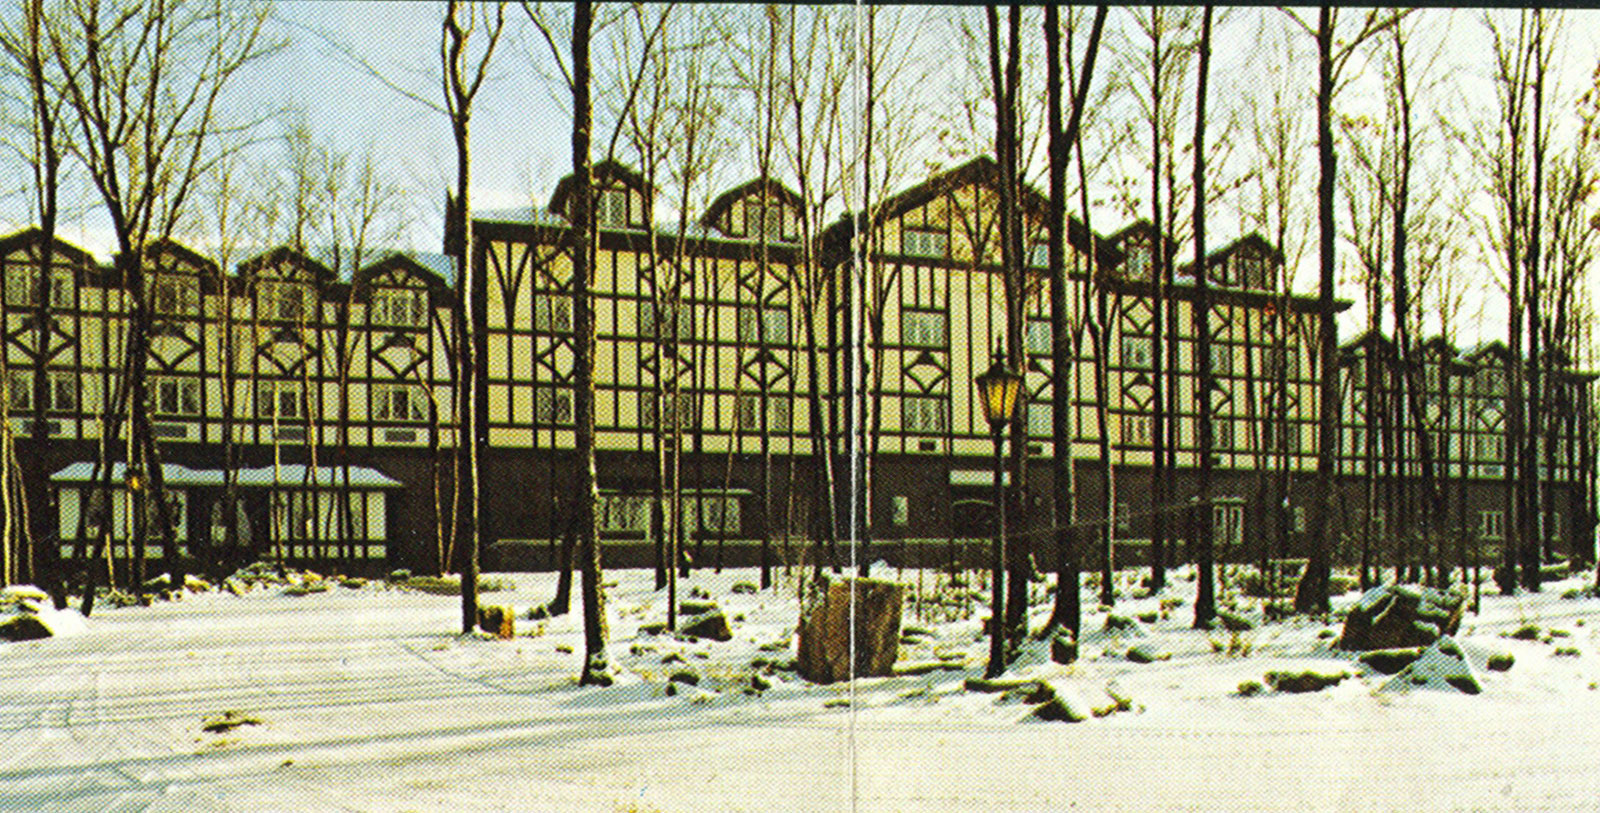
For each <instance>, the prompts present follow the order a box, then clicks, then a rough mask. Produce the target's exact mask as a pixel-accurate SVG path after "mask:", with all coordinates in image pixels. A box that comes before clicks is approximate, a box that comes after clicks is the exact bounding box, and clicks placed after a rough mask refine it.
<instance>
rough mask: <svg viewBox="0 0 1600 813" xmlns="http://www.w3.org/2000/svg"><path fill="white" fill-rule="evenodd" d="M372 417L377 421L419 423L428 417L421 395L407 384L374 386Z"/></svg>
mask: <svg viewBox="0 0 1600 813" xmlns="http://www.w3.org/2000/svg"><path fill="white" fill-rule="evenodd" d="M372 417H373V419H374V420H379V421H420V420H423V419H425V418H427V417H428V409H427V405H426V404H425V403H424V402H423V398H422V393H421V392H420V391H419V390H418V389H417V388H416V387H414V386H411V385H409V384H374V385H373V387H372Z"/></svg>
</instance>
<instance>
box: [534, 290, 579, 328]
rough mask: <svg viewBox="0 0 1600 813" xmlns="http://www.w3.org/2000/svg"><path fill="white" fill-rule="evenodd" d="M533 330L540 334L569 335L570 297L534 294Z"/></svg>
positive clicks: (570, 326) (570, 320)
mask: <svg viewBox="0 0 1600 813" xmlns="http://www.w3.org/2000/svg"><path fill="white" fill-rule="evenodd" d="M533 329H534V330H537V331H539V332H541V333H571V332H572V297H570V296H562V295H559V294H543V293H541V294H535V295H534V297H533Z"/></svg>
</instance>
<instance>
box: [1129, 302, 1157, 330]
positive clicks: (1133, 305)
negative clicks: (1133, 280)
mask: <svg viewBox="0 0 1600 813" xmlns="http://www.w3.org/2000/svg"><path fill="white" fill-rule="evenodd" d="M1154 320H1155V311H1154V309H1153V308H1151V307H1150V302H1149V301H1148V300H1145V299H1131V300H1128V304H1126V305H1124V306H1123V307H1122V332H1123V333H1128V334H1132V335H1136V336H1148V335H1150V330H1151V325H1152V324H1153V323H1154Z"/></svg>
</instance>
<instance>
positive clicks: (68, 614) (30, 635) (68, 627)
mask: <svg viewBox="0 0 1600 813" xmlns="http://www.w3.org/2000/svg"><path fill="white" fill-rule="evenodd" d="M19 608H20V609H21V612H18V613H16V614H14V615H12V616H11V617H9V618H6V619H5V620H3V621H0V640H3V641H33V640H37V639H40V638H52V637H64V636H68V635H77V634H78V633H81V632H84V631H86V630H88V629H89V625H88V624H87V623H85V622H84V620H83V616H81V615H79V614H78V611H77V610H72V609H67V610H57V609H54V608H52V607H50V606H49V605H48V604H42V603H38V602H33V601H26V602H23V603H22V604H21V605H19Z"/></svg>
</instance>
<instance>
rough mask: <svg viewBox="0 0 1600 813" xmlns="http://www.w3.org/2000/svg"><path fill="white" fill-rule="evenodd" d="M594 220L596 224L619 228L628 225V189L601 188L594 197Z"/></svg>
mask: <svg viewBox="0 0 1600 813" xmlns="http://www.w3.org/2000/svg"><path fill="white" fill-rule="evenodd" d="M594 222H595V224H596V225H598V226H604V227H608V228H613V229H619V228H622V227H624V226H627V225H628V190H626V189H602V190H600V195H599V197H597V198H596V199H595V206H594Z"/></svg>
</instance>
